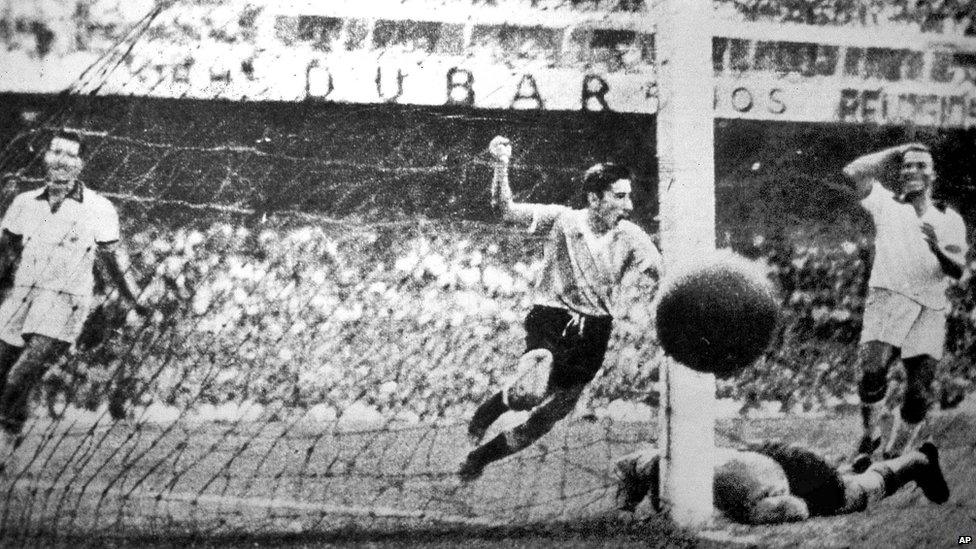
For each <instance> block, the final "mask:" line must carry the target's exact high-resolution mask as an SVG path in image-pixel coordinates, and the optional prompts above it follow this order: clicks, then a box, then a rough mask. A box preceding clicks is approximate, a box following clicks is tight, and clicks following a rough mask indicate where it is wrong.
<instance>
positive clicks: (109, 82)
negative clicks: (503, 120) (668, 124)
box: [0, 0, 976, 128]
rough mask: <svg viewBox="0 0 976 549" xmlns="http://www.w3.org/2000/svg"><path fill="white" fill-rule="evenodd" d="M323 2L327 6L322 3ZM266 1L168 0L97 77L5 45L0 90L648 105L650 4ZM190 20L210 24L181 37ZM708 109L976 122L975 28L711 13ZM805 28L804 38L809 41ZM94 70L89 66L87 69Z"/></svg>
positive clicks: (572, 106) (651, 87)
mask: <svg viewBox="0 0 976 549" xmlns="http://www.w3.org/2000/svg"><path fill="white" fill-rule="evenodd" d="M320 4H325V3H320ZM363 4H366V3H365V2H358V3H357V2H348V1H336V2H329V3H327V4H326V5H318V4H315V3H306V2H292V3H288V2H283V3H268V4H266V5H264V6H263V7H262V8H261V9H259V10H256V11H255V13H254V17H252V18H251V19H250V21H249V23H248V24H242V23H241V21H244V19H243V18H242V17H240V16H236V17H235V14H234V13H233V12H229V13H227V14H223V15H219V14H218V16H214V12H215V11H217V10H218V9H227V10H229V9H230V8H229V7H228V6H224V5H221V7H219V8H214V7H213V5H209V4H199V5H192V6H185V5H182V4H176V5H175V6H174V7H171V8H169V9H168V10H165V11H164V12H163V13H161V14H160V15H159V17H157V18H156V19H155V20H154V21H153V23H152V25H153V26H152V27H150V28H149V29H148V30H147V32H145V33H143V34H142V36H140V38H139V39H138V40H136V41H134V43H133V44H131V48H128V49H127V50H126V51H125V53H124V56H122V57H121V58H120V59H119V60H118V61H119V62H118V64H117V66H115V67H114V68H112V69H111V70H104V71H102V72H103V73H104V77H103V78H93V79H91V80H90V81H86V82H82V83H81V84H80V85H78V84H77V81H78V77H79V74H80V73H81V71H82V70H83V69H84V68H85V67H88V66H89V65H91V63H92V61H93V59H94V55H93V54H92V52H76V53H73V54H69V55H66V56H62V57H57V56H47V57H46V58H43V59H37V58H27V57H25V56H23V55H21V56H20V57H19V58H18V57H17V56H16V52H15V53H14V54H11V53H10V52H7V53H5V54H0V63H3V64H4V65H5V66H6V67H7V69H8V70H7V71H6V72H8V73H11V74H18V75H21V76H22V77H21V78H17V79H7V78H5V79H4V80H3V87H4V88H5V90H6V91H31V92H36V91H49V92H56V91H60V90H61V89H64V88H66V87H68V86H72V85H75V86H76V87H77V88H78V91H79V92H81V93H92V92H95V93H100V94H123V95H147V96H161V97H192V98H221V99H230V100H276V101H305V100H313V101H328V102H342V103H401V104H412V105H430V106H441V105H458V106H468V107H473V108H483V109H546V110H564V111H577V110H588V111H602V110H610V111H617V112H628V113H644V114H653V113H655V112H656V111H657V108H658V103H659V93H665V92H660V90H658V88H657V85H656V76H655V68H654V67H655V62H656V60H655V57H656V52H655V43H654V19H655V17H656V15H655V14H654V13H653V12H651V11H649V9H648V8H647V7H646V6H645V3H644V2H640V1H636V0H627V1H625V0H591V1H589V2H545V1H532V0H506V1H500V0H499V1H497V2H482V1H479V0H464V1H455V2H442V1H441V2H438V1H433V0H415V1H413V2H410V1H399V0H397V1H388V0H387V1H383V0H376V1H375V2H370V3H369V5H368V6H365V5H363ZM194 21H209V22H210V24H211V25H212V26H213V27H214V28H212V29H210V30H208V31H206V32H196V33H195V34H193V35H192V36H183V35H180V34H179V29H184V32H185V29H187V28H189V27H190V26H191V24H192V22H194ZM714 26H715V32H714V34H715V38H714V39H713V52H712V54H713V55H712V62H713V66H714V70H715V77H716V85H715V115H716V116H717V117H720V118H747V119H756V120H775V121H793V122H797V121H799V122H849V123H868V124H914V125H921V126H938V127H946V128H969V127H972V126H976V40H973V39H971V38H952V39H950V38H947V37H936V38H938V39H936V38H933V37H932V35H921V34H915V35H898V36H896V35H893V33H890V32H888V33H878V32H874V33H871V32H863V31H862V30H860V29H849V28H847V29H842V28H831V29H821V28H814V27H795V28H791V27H790V26H787V25H775V26H763V25H761V24H743V23H741V22H736V23H731V22H716V23H715V24H714ZM804 37H806V38H804ZM91 72H92V71H89V73H91Z"/></svg>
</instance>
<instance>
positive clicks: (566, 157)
mask: <svg viewBox="0 0 976 549" xmlns="http://www.w3.org/2000/svg"><path fill="white" fill-rule="evenodd" d="M44 123H59V124H63V125H68V126H73V127H79V128H83V129H85V130H87V131H90V132H92V134H93V135H94V136H95V137H93V138H92V140H91V141H92V142H91V143H90V145H91V147H92V150H93V154H92V156H91V160H90V162H89V165H88V169H87V173H86V174H85V178H86V181H87V182H88V183H89V184H90V185H91V186H92V187H93V188H97V189H102V190H104V191H108V192H115V193H125V194H130V195H136V196H139V197H144V198H149V199H161V200H180V201H186V202H190V203H194V204H219V205H228V206H235V207H239V208H243V209H249V210H254V211H255V212H258V213H260V214H264V213H270V212H277V211H301V212H307V213H315V214H322V215H327V216H337V217H343V216H355V217H358V218H362V219H364V220H383V219H390V218H401V217H403V216H422V217H426V218H432V219H445V218H446V219H462V220H483V219H485V218H486V217H487V216H490V212H489V211H488V209H487V208H486V207H485V205H486V204H487V202H488V183H487V182H488V181H490V168H489V166H488V165H487V164H486V162H485V161H486V160H487V158H486V156H485V155H484V152H483V151H484V150H485V144H486V143H487V142H488V140H489V139H490V138H491V137H492V136H493V135H495V134H506V135H509V136H511V137H512V138H513V139H514V141H515V145H516V151H517V153H516V154H517V156H516V161H517V162H516V168H515V173H514V175H513V183H514V185H515V188H516V192H517V193H519V194H520V197H521V198H522V199H525V200H531V201H542V202H547V201H552V202H561V203H574V204H582V196H581V194H580V193H579V192H578V185H577V184H576V182H577V181H578V176H579V173H580V172H581V171H582V170H583V169H585V168H586V167H587V166H588V165H590V164H592V163H594V162H598V161H603V160H613V161H617V162H622V163H624V164H626V165H628V166H631V167H632V169H633V170H634V172H635V175H636V191H637V192H636V193H635V194H636V196H635V198H636V200H635V202H636V203H637V204H638V215H637V221H638V222H639V223H641V224H643V225H644V226H646V227H647V228H649V229H651V230H653V229H654V228H655V223H654V217H655V215H656V213H657V212H656V208H657V204H656V203H657V200H656V190H657V162H656V158H655V156H654V154H653V151H654V150H655V143H654V135H655V132H654V117H653V116H646V115H633V114H620V113H578V112H546V111H515V110H512V111H478V110H464V109H458V108H430V107H410V106H402V105H392V104H391V105H349V104H336V103H325V102H314V101H313V102H302V103H269V102H246V101H243V102H241V101H201V100H186V99H182V100H181V99H159V98H139V97H100V96H83V97H79V96H52V95H36V94H0V144H2V145H3V147H4V149H5V150H6V152H5V153H4V154H3V155H2V156H0V172H3V173H9V172H13V171H15V170H18V169H23V168H25V167H26V172H27V173H28V174H31V173H33V174H34V175H39V171H38V166H37V164H36V162H35V163H34V164H31V160H30V159H31V157H32V155H31V154H30V152H29V150H28V146H27V144H28V143H29V141H30V139H29V138H21V139H19V140H18V141H16V142H13V143H11V141H12V140H13V139H14V138H15V136H17V135H18V134H21V133H22V132H24V131H25V130H29V129H31V128H32V127H36V126H38V125H40V124H44ZM716 124H717V127H716V166H717V174H716V182H717V184H716V187H717V193H718V210H719V211H718V225H719V240H720V245H721V244H723V242H722V240H724V239H729V238H731V239H732V240H735V239H737V238H738V237H739V236H740V235H744V234H746V233H749V232H754V231H759V232H761V233H765V234H766V236H770V235H772V236H776V235H777V234H779V233H783V232H787V233H788V232H789V231H791V230H793V229H795V228H797V227H803V228H804V229H805V230H812V231H813V232H824V231H826V232H827V233H828V234H832V233H834V232H836V231H839V235H843V234H848V235H849V234H850V233H851V231H852V230H853V231H854V232H855V234H857V233H864V232H866V231H870V227H869V223H867V220H866V219H865V218H864V216H863V215H862V214H861V212H860V211H859V210H858V208H857V207H856V206H855V205H852V204H851V203H850V201H849V200H847V199H846V197H844V196H843V194H841V193H840V191H837V190H834V189H831V188H829V187H827V186H825V185H824V183H837V184H839V183H841V181H840V176H839V173H840V168H841V166H843V164H844V163H845V162H847V161H849V160H850V159H852V158H854V157H855V156H856V155H858V154H860V153H862V152H866V151H869V150H872V149H874V148H878V147H882V146H886V145H889V144H891V143H894V142H897V141H903V140H909V139H918V140H922V141H925V142H927V143H929V144H931V145H932V146H933V147H934V149H935V154H936V156H937V166H938V168H939V171H940V176H941V181H942V183H941V184H940V186H939V188H938V194H939V195H940V196H941V197H942V198H944V199H946V200H947V201H948V202H949V203H951V204H952V205H954V206H955V207H956V208H957V209H959V210H961V211H962V212H963V214H964V215H965V216H966V217H967V218H968V219H969V220H970V221H971V223H970V225H976V224H974V223H972V221H973V220H974V216H976V208H974V207H973V204H976V200H974V198H976V181H974V175H973V173H972V171H971V170H970V169H969V165H968V162H967V160H966V159H968V158H971V157H972V154H973V149H974V145H976V139H974V137H976V132H974V131H973V130H971V129H970V130H965V131H959V130H951V131H950V130H936V129H923V128H904V127H886V126H855V125H836V124H833V125H831V124H800V123H790V124H782V123H779V124H777V123H770V122H760V121H745V120H719V121H717V122H716ZM28 184H29V183H28ZM13 190H14V189H13V188H7V189H5V191H6V192H8V193H9V192H11V191H13ZM787 236H788V235H787Z"/></svg>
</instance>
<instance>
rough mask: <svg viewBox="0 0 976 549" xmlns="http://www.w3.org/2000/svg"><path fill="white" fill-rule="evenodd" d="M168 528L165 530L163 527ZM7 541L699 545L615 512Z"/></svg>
mask: <svg viewBox="0 0 976 549" xmlns="http://www.w3.org/2000/svg"><path fill="white" fill-rule="evenodd" d="M167 530H169V529H167ZM3 541H4V545H6V541H16V542H17V545H18V546H23V547H28V546H30V547H63V548H68V547H70V548H72V549H83V548H84V549H87V548H89V547H92V548H93V547H151V548H159V549H162V548H176V547H180V548H187V547H212V548H224V547H288V548H293V549H297V548H302V547H310V548H311V547H328V546H336V545H338V546H345V545H350V546H364V545H365V546H369V547H405V546H410V547H458V546H465V547H508V548H514V547H539V546H559V547H679V548H680V547H699V546H701V540H696V539H695V537H694V536H693V535H692V534H691V533H689V532H686V531H683V530H681V529H679V528H677V527H676V526H674V525H673V524H672V523H670V522H669V521H667V520H666V519H664V518H663V517H655V516H652V517H648V518H646V519H641V520H627V519H623V518H619V517H617V516H615V515H608V516H603V517H595V518H588V519H581V520H575V521H565V522H547V523H528V524H519V525H512V526H494V527H489V526H483V527H478V526H451V525H404V524H402V523H401V524H393V523H387V524H378V523H364V524H352V525H346V526H343V527H341V528H338V529H334V530H329V529H327V527H326V526H324V525H323V527H322V528H320V529H319V530H318V531H310V532H301V533H294V532H263V533H262V532H226V533H213V534H208V533H201V532H182V533H181V532H177V531H175V529H174V530H172V531H168V532H165V533H164V532H149V531H146V532H133V531H129V532H126V533H113V532H99V533H94V534H92V533H89V534H86V535H63V534H60V533H58V532H52V531H42V532H33V533H31V534H30V535H29V537H24V536H18V535H17V533H15V532H6V533H5V535H4V539H3Z"/></svg>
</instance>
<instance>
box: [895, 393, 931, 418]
mask: <svg viewBox="0 0 976 549" xmlns="http://www.w3.org/2000/svg"><path fill="white" fill-rule="evenodd" d="M930 405H931V399H930V398H929V395H928V392H927V391H917V390H914V391H911V390H910V391H908V392H906V393H905V401H904V402H903V403H902V405H901V419H903V420H904V421H905V423H911V424H914V423H918V422H920V421H922V420H923V419H925V416H926V414H928V411H929V406H930Z"/></svg>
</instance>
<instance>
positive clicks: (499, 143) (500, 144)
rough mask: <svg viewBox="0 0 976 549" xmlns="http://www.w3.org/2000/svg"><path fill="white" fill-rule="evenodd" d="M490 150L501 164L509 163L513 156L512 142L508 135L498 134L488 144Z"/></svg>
mask: <svg viewBox="0 0 976 549" xmlns="http://www.w3.org/2000/svg"><path fill="white" fill-rule="evenodd" d="M488 152H489V153H491V156H492V157H493V158H494V159H495V161H496V162H498V163H500V164H508V162H509V160H511V158H512V142H511V141H509V139H508V138H507V137H504V136H501V135H498V136H495V138H494V139H492V140H491V143H489V144H488Z"/></svg>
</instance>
